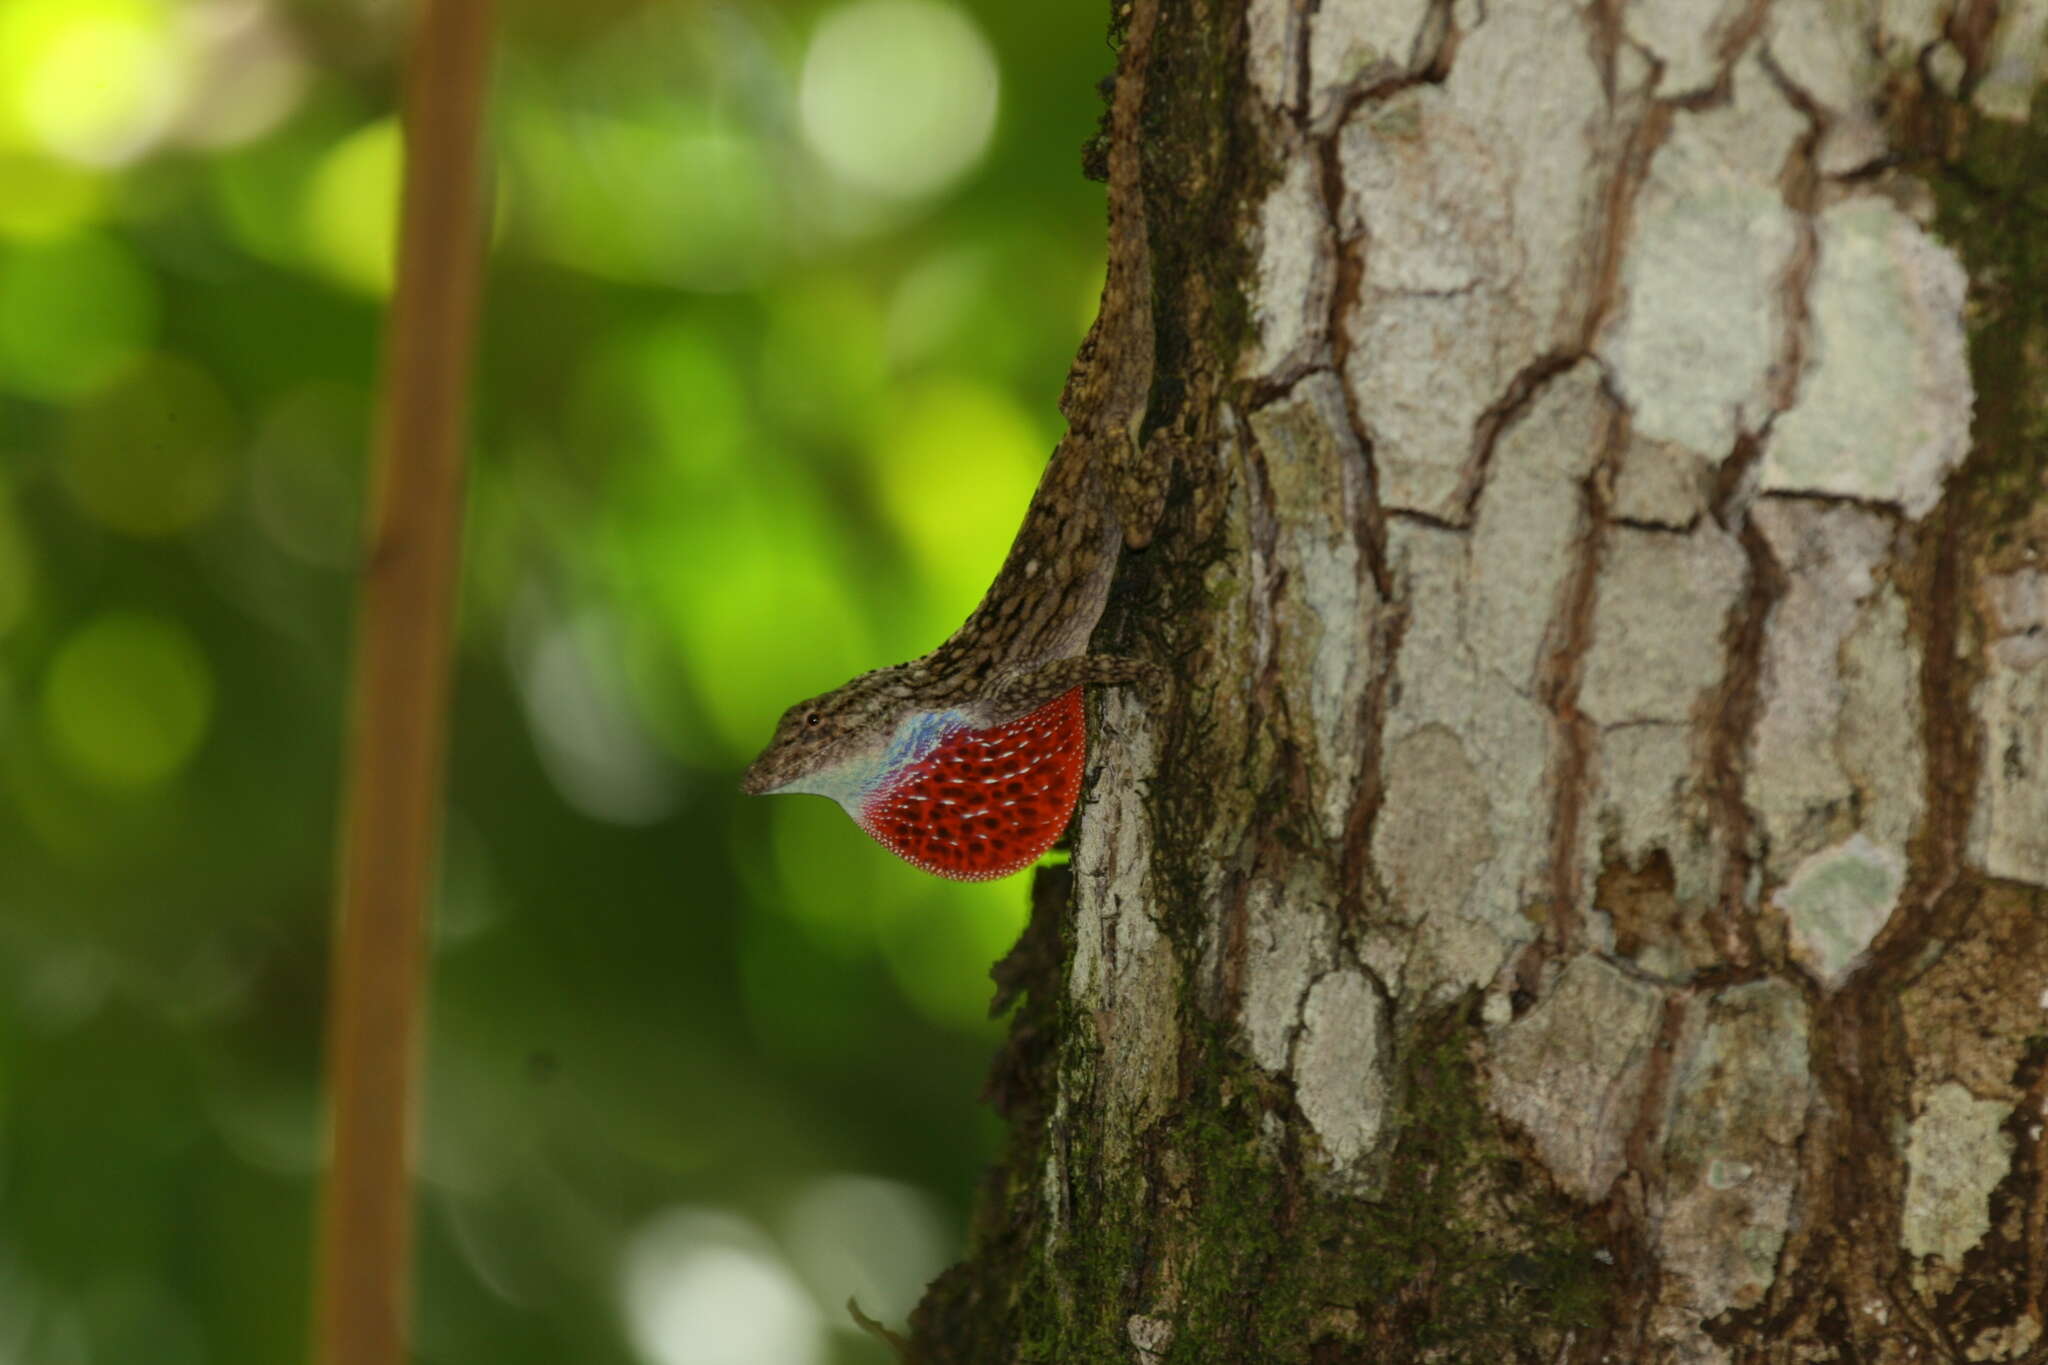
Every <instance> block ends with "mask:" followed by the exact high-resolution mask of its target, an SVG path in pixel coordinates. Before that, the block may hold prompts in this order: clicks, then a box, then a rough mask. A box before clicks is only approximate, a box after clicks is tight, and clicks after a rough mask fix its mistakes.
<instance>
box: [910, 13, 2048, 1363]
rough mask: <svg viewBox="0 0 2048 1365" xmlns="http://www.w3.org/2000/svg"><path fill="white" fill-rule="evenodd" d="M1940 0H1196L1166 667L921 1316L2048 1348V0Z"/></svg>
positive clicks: (1086, 834) (1728, 1348)
mask: <svg viewBox="0 0 2048 1365" xmlns="http://www.w3.org/2000/svg"><path fill="white" fill-rule="evenodd" d="M1959 3H1961V9H1960V10H1958V11H1957V12H1954V13H1950V12H1949V10H1948V7H1947V6H1946V5H1945V4H1943V3H1941V0H1930V2H1929V3H1924V4H1922V3H1890V2H1889V0H1888V2H1887V3H1883V4H1880V3H1878V2H1877V0H1865V2H1864V3H1851V2H1849V0H1839V2H1830V0H1643V3H1639V4H1627V5H1624V4H1621V3H1618V2H1609V0H1603V2H1602V3H1596V4H1593V5H1590V6H1586V7H1578V6H1574V5H1571V4H1567V3H1561V2H1560V0H1484V3H1478V2H1477V0H1455V2H1454V3H1448V4H1447V3H1441V2H1439V3H1429V0H1322V3H1321V5H1320V7H1318V6H1317V5H1316V4H1314V3H1312V2H1311V0H1292V3H1290V0H1165V3H1164V7H1163V11H1162V13H1161V16H1160V20H1159V27H1158V32H1157V37H1156V40H1155V43H1154V45H1153V48H1152V51H1151V54H1150V60H1149V62H1148V70H1147V71H1146V72H1145V73H1142V74H1143V75H1144V76H1145V77H1146V78H1147V86H1146V90H1147V94H1146V103H1145V116H1144V120H1143V122H1144V127H1145V138H1144V148H1143V154H1144V163H1145V173H1144V180H1145V197H1146V204H1147V214H1148V219H1149V222H1148V226H1149V232H1150V235H1151V239H1152V256H1153V263H1154V272H1155V278H1154V285H1155V299H1156V306H1155V313H1156V324H1157V327H1158V346H1157V355H1158V373H1159V376H1160V378H1159V379H1158V380H1157V382H1156V383H1155V385H1154V389H1153V395H1152V411H1151V414H1150V418H1149V423H1150V424H1151V425H1153V426H1168V427H1172V428H1174V429H1176V430H1177V431H1178V432H1179V433H1180V434H1181V435H1182V437H1183V438H1184V440H1185V445H1186V452H1187V453H1186V455H1185V457H1184V458H1183V460H1182V462H1181V467H1180V469H1179V471H1178V474H1177V476H1176V479H1177V481H1176V486H1175V492H1174V497H1173V501H1172V503H1171V504H1170V507H1169V511H1168V518H1167V521H1166V523H1165V525H1164V527H1163V528H1162V531H1161V534H1160V536H1159V538H1158V539H1157V541H1156V542H1155V543H1154V544H1153V545H1152V547H1151V548H1150V549H1148V550H1146V551H1144V552H1142V553H1141V554H1137V555H1134V556H1130V557H1129V558H1128V559H1127V561H1126V565H1125V568H1124V570H1123V575H1124V576H1123V580H1122V584H1121V586H1120V594H1119V598H1118V601H1117V603H1116V604H1114V605H1113V607H1112V614H1111V616H1110V617H1109V618H1107V619H1106V621H1105V625H1104V639H1105V640H1110V641H1112V642H1113V644H1114V647H1115V649H1116V650H1117V652H1123V651H1124V650H1125V649H1127V648H1128V649H1132V650H1136V651H1137V652H1141V653H1149V654H1151V655H1152V656H1153V657H1155V658H1158V659H1160V660H1162V661H1163V662H1165V663H1167V665H1168V666H1169V668H1170V670H1171V671H1172V673H1173V675H1174V677H1175V679H1176V688H1177V693H1176V696H1175V698H1174V700H1173V701H1172V703H1171V704H1170V705H1164V706H1161V707H1159V708H1157V709H1155V710H1153V711H1152V712H1150V713H1148V712H1147V711H1146V709H1145V707H1144V705H1143V704H1142V702H1140V701H1139V700H1137V699H1136V698H1134V697H1131V696H1127V695H1123V694H1122V693H1120V692H1110V693H1108V694H1105V695H1103V696H1100V697H1098V698H1096V699H1095V700H1094V701H1093V703H1092V705H1093V706H1094V707H1095V717H1094V722H1095V723H1094V728H1093V730H1092V732H1091V733H1092V734H1093V735H1094V736H1095V740H1094V749H1095V752H1094V754H1093V757H1092V762H1093V772H1092V776H1091V786H1090V798H1089V804H1088V805H1087V807H1086V809H1085V811H1084V815H1083V818H1082V819H1081V821H1080V823H1079V827H1078V833H1077V836H1076V842H1075V852H1074V858H1073V868H1072V872H1071V874H1068V873H1064V872H1062V873H1042V874H1041V875H1040V878H1039V882H1038V885H1037V888H1036V893H1035V901H1036V914H1035V915H1034V918H1033V923H1032V927H1031V929H1030V930H1029V931H1028V932H1027V934H1026V936H1025V938H1024V940H1023V941H1022V942H1021V943H1020V944H1019V945H1018V948H1017V950H1016V951H1015V952H1014V953H1013V954H1012V956H1011V957H1010V958H1009V959H1008V960H1007V961H1006V962H1005V963H1004V964H1002V966H1001V967H999V969H998V976H999V979H1000V980H1001V982H1002V985H1003V995H1004V997H1005V999H1006V1000H1009V999H1021V1000H1022V1001H1023V1003H1022V1004H1021V1006H1020V1007H1019V1008H1018V1010H1017V1013H1016V1016H1015V1021H1014V1028H1013V1033H1012V1037H1011V1040H1010V1043H1009V1045H1008V1047H1007V1048H1006V1050H1005V1052H1004V1054H1003V1056H1002V1057H1001V1058H1000V1059H999V1060H998V1063H997V1066H996V1071H995V1074H994V1076H993V1078H992V1081H991V1086H990V1090H991V1095H992V1098H993V1100H994V1102H995V1103H996V1105H997V1107H998V1108H999V1109H1000V1111H1001V1112H1002V1113H1003V1114H1004V1116H1005V1117H1006V1118H1007V1119H1008V1120H1009V1122H1010V1123H1011V1125H1012V1130H1011V1142H1010V1146H1009V1149H1008V1151H1007V1153H1006V1155H1005V1156H1004V1158H1003V1160H1002V1162H1001V1163H1000V1164H999V1165H998V1167H997V1168H996V1169H995V1170H994V1171H993V1172H992V1173H991V1175H990V1177H989V1180H988V1184H987V1187H986V1190H985V1193H984V1196H983V1201H982V1206H981V1208H980V1211H979V1214H978V1218H977V1224H976V1228H975V1236H974V1240H973V1245H972V1248H971V1252H970V1256H969V1259H968V1260H967V1262H966V1263H965V1264H963V1265H961V1266H958V1267H956V1268H955V1269H954V1270H952V1271H950V1272H949V1273H948V1274H947V1275H946V1276H945V1277H944V1278H942V1279H941V1280H940V1281H939V1282H938V1283H937V1284H935V1285H934V1286H933V1288H932V1290H931V1293H930V1295H929V1296H928V1298H927V1300H926V1302H925V1303H924V1305H923V1306H922V1307H921V1308H920V1310H919V1312H918V1315H917V1317H916V1319H915V1321H914V1324H913V1325H914V1328H915V1336H914V1341H913V1345H912V1352H913V1354H914V1355H915V1357H916V1358H918V1359H921V1360H931V1361H942V1362H962V1363H963V1365H991V1363H992V1362H1006V1361H1034V1362H1035V1361H1044V1362H1061V1365H1067V1363H1069V1362H1093V1361H1133V1362H1174V1361H1188V1362H1194V1361H1233V1362H1234V1361H1246V1362H1268V1361H1274V1362H1291V1361H1305V1362H1306V1361H1313V1362H1339V1361H1374V1362H1380V1361H1403V1360H1446V1361H1450V1360H1487V1359H1512V1360H1542V1361H1559V1360H1572V1361H1586V1362H1592V1361H1686V1362H1694V1361H1720V1360H1822V1359H1828V1360H1844V1361H1847V1360H1854V1361H1892V1360H1898V1361H1907V1360H1921V1361H1925V1360H1959V1359H1970V1360H2000V1359H2012V1360H2019V1359H2027V1360H2043V1359H2048V1336H2044V1334H2043V1323H2044V1319H2048V1144H2044V1141H2043V1137H2042V1118H2043V1115H2044V1112H2048V1108H2044V1106H2048V1013H2044V1007H2048V891H2044V889H2043V888H2044V887H2048V571H2044V563H2043V553H2044V551H2048V495H2044V492H2043V470H2044V466H2048V400H2044V397H2043V394H2044V390H2048V382H2044V379H2048V375H2044V371H2048V266H2044V263H2043V262H2042V261H2041V260H2040V259H2039V258H2038V256H2037V253H2048V194H2044V191H2043V189H2042V187H2043V186H2044V185H2048V101H2044V102H2042V103H2041V104H2040V105H2035V104H2034V99H2033V96H2034V88H2035V83H2036V80H2037V77H2038V72H2039V67H2040V64H2041V46H2042V34H2043V29H2044V27H2048V5H2044V4H2043V3H2040V0H2035V2H2034V3H2031V4H2020V3H2017V0H2008V3H2007V4H2005V5H2004V6H2003V13H2002V14H2001V12H2000V6H1998V5H1997V4H1995V3H1980V2H1978V0H1959ZM1133 77H1134V73H1132V72H1129V71H1125V72H1123V73H1121V74H1120V78H1121V79H1125V80H1129V79H1133ZM2030 106H2033V107H2035V108H2037V109H2039V110H2041V111H2042V112H2036V113H2035V114H2034V115H2033V117H2032V121H2031V123H2030V122H2029V121H2028V118H2029V109H2030ZM2037 244H2039V245H2037ZM1973 375H1974V380H1973ZM1973 394H1974V395H1975V397H1974V402H1973ZM1973 408H1974V412H1973ZM1973 421H1974V427H1973Z"/></svg>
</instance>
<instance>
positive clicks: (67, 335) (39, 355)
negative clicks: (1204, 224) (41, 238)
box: [0, 233, 157, 401]
mask: <svg viewBox="0 0 2048 1365" xmlns="http://www.w3.org/2000/svg"><path fill="white" fill-rule="evenodd" d="M156 323H157V299H156V291H155V288H154V286H152V285H151V283H150V279H149V276H148V275H147V274H146V273H145V272H144V271H143V268H142V267H141V265H139V264H138V263H137V262H136V260H135V257H134V255H133V254H132V253H131V252H130V251H129V250H128V249H127V248H126V247H124V246H122V245H121V244H120V243H118V242H116V241H114V240H113V239H112V238H109V237H105V236H102V235H100V234H98V233H80V234H78V235H77V236H73V237H65V238H62V239H59V240H57V241H53V242H40V243H36V244H33V245H27V246H21V247H17V248H16V249H14V250H13V251H10V252H8V253H7V254H6V255H5V256H4V257H0V386H5V387H7V388H10V389H13V390H14V391H15V392H17V393H22V394H26V395H28V396H29V397H31V398H41V399H51V400H60V401H61V400H66V399H73V398H77V397H79V396H80V395H82V394H86V393H90V392H91V391H93V390H94V389H97V388H99V387H100V386H101V385H103V384H105V383H106V382H107V381H108V380H109V379H111V378H112V377H113V376H114V374H115V373H116V372H118V371H119V370H120V369H121V368H122V366H124V365H126V364H127V363H128V361H129V360H130V359H132V358H133V357H134V355H135V354H136V352H137V351H139V350H141V349H142V348H143V347H145V346H147V345H148V344H149V341H150V338H151V337H152V336H153V334H154V333H155V331H156Z"/></svg>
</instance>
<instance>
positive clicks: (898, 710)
mask: <svg viewBox="0 0 2048 1365" xmlns="http://www.w3.org/2000/svg"><path fill="white" fill-rule="evenodd" d="M908 668H909V666H908V665H904V664H899V665H897V666H896V667H895V668H884V669H878V670H877V671H875V672H873V673H866V674H863V675H861V676H860V677H858V678H855V679H854V680H853V681H852V682H850V683H847V684H846V685H844V686H843V687H838V688H834V689H833V690H832V691H830V692H826V693H824V694H823V695H821V696H816V697H811V698H809V699H808V700H806V701H800V702H798V703H797V704H796V705H794V706H792V707H790V708H789V709H788V710H787V711H784V712H783V713H782V719H781V720H780V721H778V722H776V725H775V735H774V737H773V738H772V739H770V740H769V741H768V747H767V748H765V749H763V750H762V751H761V753H760V756H759V757H758V758H756V759H755V760H754V761H753V762H752V763H751V764H749V765H748V767H747V771H746V775H745V776H743V777H742V778H741V779H740V790H741V791H743V792H745V793H747V794H748V795H749V796H767V795H771V794H773V793H776V792H814V793H816V794H818V795H820V796H832V797H839V796H842V795H843V794H845V793H847V792H850V791H851V790H853V789H854V788H856V787H858V786H859V785H860V784H861V782H862V781H863V780H864V779H865V778H867V777H868V776H870V775H871V774H872V773H873V772H874V771H875V770H876V769H877V768H878V767H879V766H880V765H881V763H882V761H883V757H884V755H885V754H886V753H887V751H888V747H889V741H890V740H891V739H892V738H893V737H894V736H895V734H896V732H897V731H898V730H899V729H900V728H901V727H902V725H903V722H904V721H905V720H906V719H908V718H909V717H910V716H911V715H913V714H914V713H915V712H916V711H917V710H918V707H917V705H916V703H915V702H914V701H913V700H912V699H911V694H910V689H909V688H908V686H906V679H905V677H904V675H905V673H906V672H907V670H908Z"/></svg>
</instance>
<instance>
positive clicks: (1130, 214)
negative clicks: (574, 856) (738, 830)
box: [741, 0, 1165, 880]
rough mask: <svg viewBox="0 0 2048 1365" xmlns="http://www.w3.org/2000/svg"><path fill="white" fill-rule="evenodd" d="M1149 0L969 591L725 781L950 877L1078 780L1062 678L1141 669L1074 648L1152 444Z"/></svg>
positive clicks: (1017, 857)
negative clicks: (1098, 243)
mask: <svg viewBox="0 0 2048 1365" xmlns="http://www.w3.org/2000/svg"><path fill="white" fill-rule="evenodd" d="M1157 6H1158V0H1133V4H1132V8H1131V17H1130V23H1129V26H1128V28H1127V29H1126V32H1125V37H1124V43H1123V47H1122V50H1121V52H1120V54H1119V63H1118V66H1119V70H1118V75H1117V83H1116V93H1115V95H1114V97H1113V99H1112V101H1111V105H1110V141H1109V158H1108V159H1109V225H1110V259H1109V268H1108V271H1107V273H1106V277H1105V279H1104V283H1103V292H1102V306H1101V308H1100V310H1099V311H1098V314H1097V316H1096V320H1095V324H1094V326H1093V327H1091V328H1090V329H1089V332H1088V335H1087V337H1086V338H1085V339H1084V340H1083V341H1082V343H1081V349H1080V353H1079V354H1078V356H1077V357H1076V359H1075V362H1074V368H1073V371H1072V373H1071V374H1070V375H1069V377H1068V380H1067V386H1066V390H1065V392H1064V393H1063V394H1062V395H1061V398H1060V408H1061V411H1062V412H1063V413H1065V415H1066V417H1067V432H1066V435H1065V436H1063V437H1062V438H1061V440H1060V443H1059V445H1058V447H1057V448H1055V449H1054V451H1053V455H1052V459H1051V460H1050V461H1049V462H1048V463H1047V465H1046V470H1045V473H1044V475H1043V476H1042V477H1041V478H1040V480H1039V484H1038V488H1037V491H1036V492H1035V493H1033V494H1032V498H1031V504H1030V507H1029V508H1028V509H1027V510H1026V512H1025V514H1024V524H1023V526H1022V527H1021V528H1020V529H1019V531H1018V533H1017V537H1016V540H1015V541H1014V542H1013V543H1012V544H1011V546H1010V552H1009V554H1008V556H1007V557H1006V558H1005V559H1004V561H1003V566H1002V568H1001V569H1000V570H999V571H998V572H997V574H996V578H995V581H994V583H992V584H991V585H990V586H989V590H988V592H987V593H986V594H985V595H984V596H983V598H982V600H981V604H980V605H979V606H977V607H976V608H975V609H974V612H973V614H972V615H970V616H969V617H968V618H967V620H966V622H965V623H963V624H962V625H961V627H960V628H959V629H958V630H957V631H955V632H954V633H953V635H952V636H951V637H950V638H949V639H947V640H946V642H945V643H944V644H941V645H940V646H939V647H938V648H937V649H934V650H933V651H931V653H929V654H926V655H924V656H923V657H922V658H918V659H912V660H910V661H909V662H907V663H901V664H895V665H893V666H891V667H888V668H881V669H876V670H875V671H873V672H871V673H864V674H862V675H861V676H860V677H858V678H855V679H853V680H852V681H851V682H848V683H846V684H844V685H843V686H841V687H838V688H836V689H834V690H833V691H831V692H827V693H824V694H822V695H820V696H817V697H813V698H810V699H808V700H806V701H801V702H798V703H797V704H796V705H795V706H792V707H790V708H789V710H788V711H786V712H785V713H784V714H783V716H782V719H781V721H780V722H779V723H778V724H777V726H776V729H775V735H774V737H773V738H772V739H771V740H770V741H769V743H768V746H767V747H766V748H765V749H764V750H762V752H761V754H760V756H759V757H758V758H756V759H755V760H754V762H753V764H752V765H751V766H750V767H749V768H748V769H747V772H746V775H745V777H744V778H743V779H742V782H741V788H742V790H744V791H746V792H749V793H753V794H769V793H777V792H810V793H815V794H817V795H822V796H830V797H832V798H833V799H835V800H837V801H838V802H839V803H840V804H841V805H842V806H844V807H845V808H846V811H847V813H848V814H849V815H851V816H852V817H853V818H854V820H855V821H856V822H857V823H859V824H860V825H861V827H862V828H863V829H866V830H867V831H868V832H869V833H870V834H872V835H874V836H875V837H876V838H877V839H879V840H881V841H882V842H883V843H884V844H885V845H887V846H888V847H889V848H890V849H892V850H893V851H894V852H896V853H898V854H899V855H901V856H903V857H905V858H907V859H908V860H909V861H911V862H913V863H915V864H917V865H918V866H920V867H923V868H924V869H925V870H927V871H930V872H935V873H937V874H938V875H941V876H948V877H955V878H961V879H969V880H979V879H982V878H986V877H992V876H1002V875H1006V874H1007V873H1009V872H1013V871H1016V870H1018V869H1020V868H1022V867H1025V866H1028V865H1029V864H1030V863H1031V862H1033V861H1035V860H1036V859H1037V857H1038V856H1039V854H1041V853H1043V852H1044V851H1045V849H1046V848H1047V847H1049V846H1050V845H1051V844H1052V842H1053V841H1054V840H1055V839H1057V838H1058V836H1059V834H1060V831H1061V830H1062V829H1064V828H1065V826H1066V823H1067V820H1068V818H1069V817H1070V816H1071V814H1072V811H1073V806H1074V802H1075V800H1076V799H1077V797H1078V795H1079V791H1080V768H1081V757H1082V752H1083V748H1084V744H1085V737H1084V734H1083V726H1084V723H1085V722H1084V721H1083V712H1082V708H1081V705H1080V696H1081V689H1082V688H1083V687H1084V686H1086V685H1088V684H1090V683H1098V684H1113V683H1129V682H1137V681H1141V680H1144V679H1146V678H1148V677H1149V676H1150V675H1151V674H1152V672H1153V669H1152V668H1151V666H1150V665H1147V664H1144V663H1141V662H1139V661H1137V660H1134V659H1127V658H1122V657H1118V656H1112V655H1100V654H1091V653H1089V652H1088V641H1089V637H1090V636H1091V635H1092V634H1093V633H1094V630H1095V626H1096V622H1097V621H1098V620H1099V619H1100V618H1101V615H1102V609H1103V606H1104V605H1105V603H1106V602H1107V601H1108V597H1109V584H1110V579H1111V577H1112V576H1113V575H1114V573H1115V571H1116V565H1117V560H1118V557H1119V555H1120V553H1121V550H1122V547H1123V546H1126V545H1128V546H1130V547H1132V548H1138V547H1141V546H1143V545H1145V544H1146V543H1148V542H1149V540H1150V539H1151V535H1152V529H1153V525H1154V523H1155V522H1156V521H1157V519H1158V516H1159V512H1160V508H1161V506H1162V504H1163V503H1164V500H1165V470H1164V469H1163V468H1162V467H1161V464H1162V462H1163V455H1162V452H1163V450H1164V447H1163V445H1160V444H1159V443H1157V442H1155V443H1154V445H1155V446H1157V448H1156V449H1151V450H1148V449H1147V448H1145V447H1144V446H1143V445H1141V442H1140V426H1141V424H1142V423H1143V421H1144V416H1145V406H1146V400H1147V397H1148V395H1149V393H1150V391H1151V385H1152V355H1153V339H1152V279H1151V259H1150V252H1149V248H1148V245H1147V241H1146V227H1145V219H1144V199H1143V190H1142V187H1141V186H1140V183H1139V157H1138V144H1139V114H1140V111H1141V109H1142V106H1143V102H1144V83H1145V70H1146V67H1147V64H1148V60H1149V55H1150V46H1151V39H1152V31H1153V28H1154V26H1155V24H1156V21H1157Z"/></svg>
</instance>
